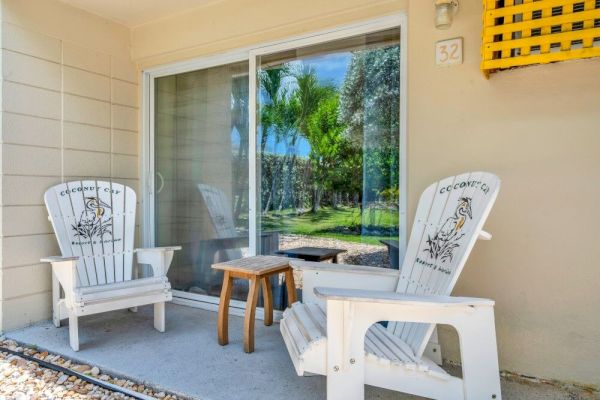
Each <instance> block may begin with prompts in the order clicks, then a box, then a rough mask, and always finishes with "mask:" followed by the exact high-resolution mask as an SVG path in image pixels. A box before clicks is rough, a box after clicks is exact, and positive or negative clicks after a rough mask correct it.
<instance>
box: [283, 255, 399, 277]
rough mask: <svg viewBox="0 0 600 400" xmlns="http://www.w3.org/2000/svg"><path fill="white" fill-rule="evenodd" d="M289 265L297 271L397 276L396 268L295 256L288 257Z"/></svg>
mask: <svg viewBox="0 0 600 400" xmlns="http://www.w3.org/2000/svg"><path fill="white" fill-rule="evenodd" d="M290 265H291V267H292V268H294V269H295V270H298V271H319V272H324V271H326V272H343V273H351V274H367V275H384V276H399V275H400V271H398V270H397V269H390V268H380V267H368V266H365V265H348V264H334V263H325V262H315V261H304V260H299V259H297V258H290Z"/></svg>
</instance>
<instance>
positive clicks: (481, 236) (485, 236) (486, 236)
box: [477, 230, 492, 240]
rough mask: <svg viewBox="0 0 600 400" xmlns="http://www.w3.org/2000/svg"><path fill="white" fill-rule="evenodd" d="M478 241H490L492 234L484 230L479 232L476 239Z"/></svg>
mask: <svg viewBox="0 0 600 400" xmlns="http://www.w3.org/2000/svg"><path fill="white" fill-rule="evenodd" d="M477 239H479V240H492V234H491V233H489V232H486V231H484V230H481V231H479V236H478V237H477Z"/></svg>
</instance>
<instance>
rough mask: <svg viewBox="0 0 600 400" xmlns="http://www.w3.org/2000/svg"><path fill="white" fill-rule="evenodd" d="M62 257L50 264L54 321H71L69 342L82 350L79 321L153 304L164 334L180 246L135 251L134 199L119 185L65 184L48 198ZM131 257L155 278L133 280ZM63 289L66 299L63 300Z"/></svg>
mask: <svg viewBox="0 0 600 400" xmlns="http://www.w3.org/2000/svg"><path fill="white" fill-rule="evenodd" d="M44 201H45V203H46V208H47V209H48V213H49V219H50V221H51V222H52V226H53V228H54V232H55V233H56V237H57V240H58V244H59V247H60V251H61V253H62V256H59V257H48V258H43V259H42V262H49V263H51V264H52V303H53V304H52V305H53V317H52V319H53V322H54V325H55V326H57V327H59V326H60V321H61V320H62V319H65V318H68V319H69V339H70V345H71V347H72V348H73V350H75V351H78V350H79V335H78V327H77V325H78V323H77V319H78V317H80V316H84V315H90V314H97V313H101V312H105V311H111V310H117V309H123V308H134V307H137V306H141V305H146V304H154V327H155V328H156V329H157V330H158V331H160V332H164V330H165V301H170V300H171V299H172V295H171V285H170V284H169V281H168V280H167V276H166V275H167V271H168V269H169V266H170V265H171V261H172V259H173V253H174V251H175V250H179V249H181V247H179V246H174V247H160V248H152V249H135V250H134V249H133V237H134V231H135V208H136V196H135V192H134V191H133V189H131V188H129V187H126V186H123V185H121V184H118V183H112V182H102V181H92V180H88V181H75V182H68V183H61V184H59V185H56V186H53V187H51V188H50V189H48V190H47V191H46V193H45V195H44ZM133 253H136V254H137V261H138V262H139V263H140V264H149V265H150V266H151V267H152V272H153V276H152V277H149V278H141V279H133V277H134V273H133V272H134V271H133V269H134V268H133ZM61 288H62V290H63V292H64V297H63V298H61V291H60V289H61Z"/></svg>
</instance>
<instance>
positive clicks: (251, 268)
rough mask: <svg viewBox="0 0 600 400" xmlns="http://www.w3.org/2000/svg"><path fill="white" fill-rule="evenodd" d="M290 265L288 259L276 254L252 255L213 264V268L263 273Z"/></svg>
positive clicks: (256, 273)
mask: <svg viewBox="0 0 600 400" xmlns="http://www.w3.org/2000/svg"><path fill="white" fill-rule="evenodd" d="M289 267H290V259H289V258H287V257H277V256H253V257H246V258H240V259H237V260H231V261H225V262H221V263H218V264H213V265H212V268H213V269H219V270H222V271H233V272H243V273H245V274H249V275H264V274H268V273H271V272H275V271H281V270H284V269H286V268H289Z"/></svg>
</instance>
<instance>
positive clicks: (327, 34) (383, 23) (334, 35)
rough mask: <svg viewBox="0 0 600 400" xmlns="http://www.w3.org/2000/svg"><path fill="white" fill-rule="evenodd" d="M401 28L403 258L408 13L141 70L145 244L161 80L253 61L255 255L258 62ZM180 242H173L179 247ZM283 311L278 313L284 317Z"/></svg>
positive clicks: (177, 298)
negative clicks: (156, 83) (158, 82)
mask: <svg viewBox="0 0 600 400" xmlns="http://www.w3.org/2000/svg"><path fill="white" fill-rule="evenodd" d="M391 28H398V29H400V137H399V147H400V149H399V156H400V174H399V189H400V197H399V221H398V224H399V238H398V239H399V242H400V246H399V248H400V259H401V260H402V259H403V258H404V253H405V250H406V244H407V243H406V240H407V187H408V183H407V178H408V174H407V164H408V163H407V84H408V78H407V72H408V69H407V61H406V57H407V43H408V41H407V18H406V14H405V13H400V14H396V15H391V16H385V17H381V18H377V19H373V20H368V21H362V22H357V23H353V24H348V25H343V26H338V27H335V28H331V29H327V30H323V31H318V32H313V33H309V34H305V35H300V36H295V37H291V38H287V39H284V40H279V41H274V42H269V43H263V44H258V45H254V46H250V47H245V48H240V49H236V50H233V51H230V52H226V53H222V54H217V55H211V56H205V57H199V58H195V59H192V60H187V61H182V62H177V63H172V64H167V65H161V66H157V67H153V68H148V69H145V70H143V71H142V72H141V81H142V112H141V127H142V139H141V149H140V171H141V173H140V192H141V197H140V200H141V210H142V220H141V234H142V235H141V236H142V245H143V246H144V247H152V246H154V245H155V237H154V223H155V221H154V215H155V214H154V210H155V204H154V193H155V184H154V177H155V170H154V99H155V92H154V90H155V87H154V81H155V79H156V78H159V77H164V76H170V75H176V74H181V73H185V72H190V71H195V70H200V69H206V68H211V67H216V66H220V65H225V64H230V63H235V62H242V61H248V65H249V70H248V73H249V91H248V93H249V107H248V108H249V118H248V121H249V131H248V135H249V137H248V142H249V149H248V159H249V165H248V167H249V177H248V182H249V187H248V195H249V218H248V220H249V221H248V222H249V227H248V228H249V247H250V253H251V254H256V250H257V233H258V232H257V223H258V219H257V216H258V214H257V212H258V210H259V204H258V203H259V202H258V197H257V192H256V189H257V175H256V172H257V165H256V107H257V102H256V88H257V86H256V83H257V82H256V67H257V65H256V60H257V57H259V56H261V55H266V54H270V53H276V52H279V51H284V50H289V49H293V48H298V47H305V46H311V45H316V44H319V43H323V42H329V41H334V40H338V39H344V38H348V37H352V36H357V35H361V34H367V33H371V32H377V31H381V30H385V29H391ZM176 244H177V243H173V245H176ZM173 302H174V303H178V304H185V305H189V306H193V307H198V308H204V309H208V310H216V309H217V306H218V302H219V298H217V297H212V296H206V295H200V294H194V293H187V292H182V291H177V290H176V291H174V297H173ZM244 307H245V303H244V302H242V301H232V304H231V307H230V310H231V313H232V314H238V315H242V314H243V310H244ZM279 316H280V313H277V312H276V313H275V317H276V318H277V317H279ZM257 317H258V318H262V309H261V310H258V309H257Z"/></svg>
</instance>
